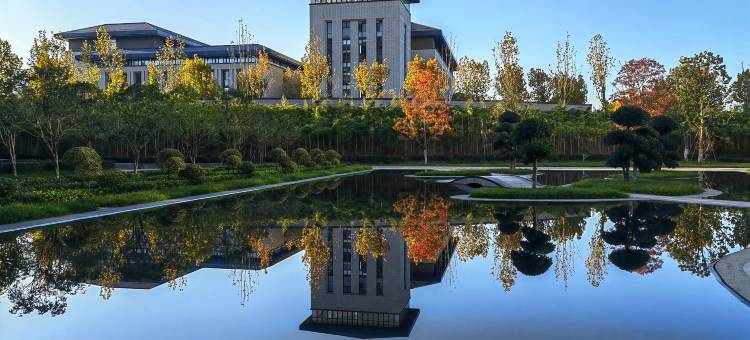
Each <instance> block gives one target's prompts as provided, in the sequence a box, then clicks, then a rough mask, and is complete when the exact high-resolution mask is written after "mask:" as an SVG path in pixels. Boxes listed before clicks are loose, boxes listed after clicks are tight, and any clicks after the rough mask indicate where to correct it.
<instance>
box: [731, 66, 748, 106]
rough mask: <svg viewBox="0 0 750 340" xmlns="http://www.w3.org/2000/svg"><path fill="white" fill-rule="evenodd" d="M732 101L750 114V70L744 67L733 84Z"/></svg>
mask: <svg viewBox="0 0 750 340" xmlns="http://www.w3.org/2000/svg"><path fill="white" fill-rule="evenodd" d="M732 101H734V102H735V103H737V105H738V106H739V108H740V109H741V110H742V112H745V113H748V114H750V70H745V69H743V70H742V72H740V73H738V74H737V80H735V81H734V84H732Z"/></svg>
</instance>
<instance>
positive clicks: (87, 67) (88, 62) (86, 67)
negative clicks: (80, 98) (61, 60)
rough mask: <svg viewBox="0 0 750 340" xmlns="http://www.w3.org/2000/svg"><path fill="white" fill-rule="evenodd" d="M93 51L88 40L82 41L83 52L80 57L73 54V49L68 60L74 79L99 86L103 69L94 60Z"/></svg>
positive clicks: (68, 54) (69, 52)
mask: <svg viewBox="0 0 750 340" xmlns="http://www.w3.org/2000/svg"><path fill="white" fill-rule="evenodd" d="M92 54H93V51H92V49H91V45H90V44H89V41H88V40H84V41H83V43H81V52H80V53H79V54H78V59H77V60H76V58H75V57H74V56H73V52H72V51H68V53H67V56H66V57H67V62H68V64H69V65H70V69H71V71H73V74H72V75H71V78H72V79H75V81H77V82H84V83H91V84H93V85H96V86H99V78H101V70H100V69H99V66H98V65H96V63H94V61H93V60H92Z"/></svg>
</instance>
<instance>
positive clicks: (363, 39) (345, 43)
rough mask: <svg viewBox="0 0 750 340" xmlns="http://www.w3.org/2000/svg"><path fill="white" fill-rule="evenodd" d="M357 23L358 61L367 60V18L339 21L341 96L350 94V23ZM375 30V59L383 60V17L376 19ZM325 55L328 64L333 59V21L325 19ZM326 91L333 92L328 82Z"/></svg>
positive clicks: (349, 95)
mask: <svg viewBox="0 0 750 340" xmlns="http://www.w3.org/2000/svg"><path fill="white" fill-rule="evenodd" d="M353 22H356V23H357V51H358V62H359V63H366V62H367V20H344V21H342V22H341V51H342V52H341V59H342V61H341V76H342V83H341V88H342V94H343V97H351V95H352V23H353ZM375 32H376V59H377V61H378V62H379V63H382V62H383V19H377V20H376V23H375ZM326 55H327V56H328V61H329V66H330V62H331V60H333V22H332V21H326ZM327 92H328V95H329V96H332V94H333V88H332V84H331V83H330V82H329V83H328V88H327Z"/></svg>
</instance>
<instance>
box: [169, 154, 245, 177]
mask: <svg viewBox="0 0 750 340" xmlns="http://www.w3.org/2000/svg"><path fill="white" fill-rule="evenodd" d="M230 157H234V156H230ZM180 176H181V177H182V178H184V179H187V180H190V181H193V182H200V181H201V177H203V168H201V166H200V165H197V164H188V165H187V166H185V169H183V170H182V171H180Z"/></svg>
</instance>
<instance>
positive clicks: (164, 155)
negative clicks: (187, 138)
mask: <svg viewBox="0 0 750 340" xmlns="http://www.w3.org/2000/svg"><path fill="white" fill-rule="evenodd" d="M173 157H177V158H179V159H181V160H182V161H183V163H184V162H185V155H183V154H182V152H180V150H177V149H169V148H167V149H162V150H161V151H159V153H158V154H157V155H156V164H157V165H158V166H159V168H161V169H162V170H163V171H166V169H165V168H164V165H165V164H166V163H167V161H168V160H169V159H170V158H173Z"/></svg>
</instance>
